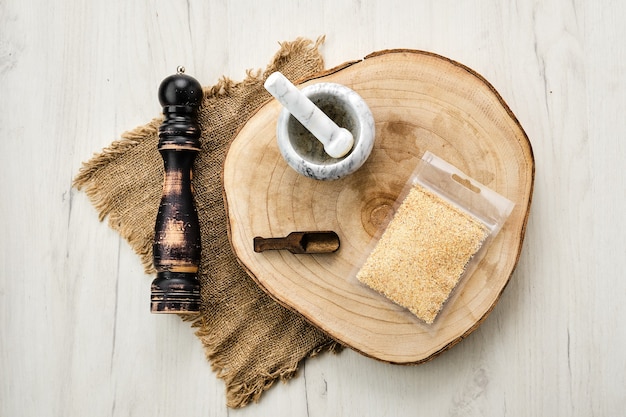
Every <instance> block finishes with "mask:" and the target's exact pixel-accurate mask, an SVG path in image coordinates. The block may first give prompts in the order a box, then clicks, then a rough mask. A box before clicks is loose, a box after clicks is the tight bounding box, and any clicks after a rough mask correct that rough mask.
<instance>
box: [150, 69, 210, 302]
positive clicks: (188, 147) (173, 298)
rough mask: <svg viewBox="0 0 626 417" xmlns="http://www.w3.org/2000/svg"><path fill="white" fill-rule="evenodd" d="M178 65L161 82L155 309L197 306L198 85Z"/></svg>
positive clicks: (198, 233)
mask: <svg viewBox="0 0 626 417" xmlns="http://www.w3.org/2000/svg"><path fill="white" fill-rule="evenodd" d="M183 72H184V69H182V68H181V67H179V70H178V72H177V73H176V74H174V75H170V76H169V77H167V78H165V79H164V80H163V81H162V83H161V85H160V86H159V102H160V103H161V106H162V107H163V115H164V120H163V122H162V123H161V126H159V145H158V150H159V153H160V154H161V157H162V158H163V166H164V170H165V175H164V180H163V194H162V196H161V203H160V205H159V211H158V213H157V218H156V223H155V227H154V244H153V247H152V252H153V260H154V267H155V269H156V271H157V277H156V278H155V280H154V281H153V282H152V288H151V306H150V309H151V311H152V312H153V313H178V314H181V313H183V314H184V313H195V312H197V311H199V310H200V281H199V280H198V267H199V265H200V252H201V241H200V224H199V222H198V212H197V211H196V207H195V204H194V199H193V190H192V187H191V177H192V166H193V161H194V159H195V158H196V155H197V154H198V152H199V151H200V134H201V130H200V125H199V123H198V109H199V107H200V104H201V102H202V97H203V95H202V86H201V85H200V83H199V82H198V81H197V80H196V79H195V78H193V77H190V76H188V75H185V74H184V73H183Z"/></svg>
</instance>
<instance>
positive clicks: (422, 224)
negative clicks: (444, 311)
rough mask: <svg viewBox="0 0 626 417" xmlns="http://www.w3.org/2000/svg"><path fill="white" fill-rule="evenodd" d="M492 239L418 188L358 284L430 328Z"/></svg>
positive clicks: (460, 213) (468, 218) (467, 218)
mask: <svg viewBox="0 0 626 417" xmlns="http://www.w3.org/2000/svg"><path fill="white" fill-rule="evenodd" d="M488 235H489V229H488V228H487V227H486V226H485V225H484V224H483V223H481V222H480V221H478V220H477V219H475V218H474V217H472V216H470V215H469V214H467V213H465V212H463V211H462V210H460V209H459V208H457V207H455V206H454V205H452V204H450V203H448V202H447V201H445V200H444V199H442V198H441V197H439V196H437V195H435V194H434V193H432V192H431V191H429V190H427V189H426V188H424V187H422V186H420V185H414V186H413V187H412V188H411V190H410V191H409V193H408V195H407V196H406V198H405V199H404V201H403V202H402V204H401V205H400V207H398V210H397V212H396V213H395V215H394V217H393V219H392V220H391V222H390V223H389V225H388V226H387V228H386V230H385V232H384V233H383V235H382V236H381V238H380V240H379V241H378V242H377V244H376V246H375V248H374V250H373V251H372V253H371V254H370V255H369V256H368V258H367V259H366V260H365V263H364V264H363V266H362V267H361V269H360V270H359V272H358V273H357V279H358V280H359V281H361V282H362V283H364V284H366V285H367V286H369V287H370V288H372V289H374V290H376V291H378V292H379V293H381V294H383V295H384V296H385V297H387V298H388V299H390V300H391V301H393V302H395V303H397V304H399V305H401V306H403V307H406V308H407V309H408V310H409V311H411V312H412V313H413V314H415V315H416V316H417V317H418V318H420V319H422V320H423V321H424V322H426V323H428V324H432V323H433V322H434V320H435V318H436V317H437V315H438V313H439V312H440V310H441V308H442V307H443V305H444V303H445V302H446V300H447V299H448V297H449V296H450V294H451V292H452V290H453V289H454V288H455V286H456V285H457V283H458V282H459V280H460V278H461V276H462V275H463V272H464V271H465V268H466V265H467V264H468V262H469V261H470V259H471V258H472V256H473V255H474V254H475V253H476V252H477V251H478V250H479V249H480V247H481V245H482V244H483V242H484V241H485V239H486V238H487V236H488Z"/></svg>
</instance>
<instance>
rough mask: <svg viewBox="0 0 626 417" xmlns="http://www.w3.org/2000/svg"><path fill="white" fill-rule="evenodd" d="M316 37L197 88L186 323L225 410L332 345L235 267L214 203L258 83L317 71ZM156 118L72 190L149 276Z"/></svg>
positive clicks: (114, 147)
mask: <svg viewBox="0 0 626 417" xmlns="http://www.w3.org/2000/svg"><path fill="white" fill-rule="evenodd" d="M323 42H324V37H320V38H319V39H317V40H316V41H311V40H308V39H301V38H299V39H296V40H295V41H293V42H285V43H281V44H280V49H279V50H278V52H277V53H276V54H275V55H274V57H273V59H272V61H271V63H270V64H269V65H268V67H267V68H266V69H265V70H264V71H260V70H254V71H253V70H248V71H247V76H246V78H245V79H244V80H243V81H241V82H234V81H232V80H231V79H229V78H226V77H222V78H221V79H220V80H219V81H218V83H217V84H216V85H214V86H212V87H209V88H205V89H204V93H205V97H204V101H203V103H202V106H201V109H200V114H199V121H200V125H201V127H202V138H201V143H202V152H200V154H199V155H198V157H197V159H196V162H195V168H194V177H193V186H194V190H195V198H196V207H197V209H198V215H199V218H200V227H201V232H202V260H201V265H200V274H199V278H200V281H201V284H202V311H201V313H200V314H199V315H197V316H195V317H192V318H190V320H191V321H192V326H193V327H194V328H196V335H197V336H198V338H199V339H200V340H201V341H202V343H203V345H204V348H205V353H206V356H207V358H208V360H209V361H210V363H211V366H212V368H213V370H214V371H215V372H216V374H217V376H218V377H219V378H222V379H223V380H224V382H225V385H226V397H227V405H228V406H229V407H243V406H245V405H246V404H248V403H250V402H251V401H257V400H258V399H259V398H260V396H261V395H262V393H263V392H264V391H265V390H267V389H268V388H269V387H271V386H272V385H273V384H274V383H275V382H276V381H279V380H280V381H287V380H289V379H290V378H292V377H293V376H294V375H295V374H296V373H297V369H298V365H299V363H300V362H301V361H302V360H303V359H306V358H309V357H312V356H315V355H316V354H318V353H320V352H323V351H336V350H339V349H340V345H339V344H337V343H336V342H335V341H334V340H332V339H331V338H330V337H328V336H327V335H326V334H324V333H323V332H321V331H320V330H318V329H316V328H315V327H313V326H311V325H310V324H309V323H308V322H306V320H304V319H303V318H302V317H301V316H299V315H297V314H296V313H294V312H291V311H289V310H287V309H286V308H284V307H282V306H280V305H279V304H277V303H276V302H274V301H273V300H272V299H271V298H270V297H269V296H268V295H267V294H265V293H264V292H263V291H262V290H260V289H259V287H258V286H257V285H256V284H255V283H254V281H253V280H252V279H251V278H250V277H248V275H247V274H246V273H245V271H243V269H242V268H241V266H240V265H239V263H238V262H237V259H236V257H235V255H234V254H233V253H232V251H231V249H230V244H229V242H228V237H227V224H226V221H227V217H226V213H225V208H224V202H223V199H222V183H221V181H222V179H221V170H222V164H223V161H224V159H225V156H226V152H227V149H228V146H229V144H230V141H231V140H232V139H233V136H234V135H235V133H236V132H237V131H238V130H239V128H240V127H241V126H242V124H243V123H245V121H246V120H247V119H248V118H249V117H250V116H251V115H253V114H254V113H255V112H256V110H257V109H258V108H259V107H260V106H261V105H262V104H263V103H264V102H266V101H267V100H268V99H270V98H271V97H270V96H269V94H268V93H267V92H266V91H265V89H264V88H263V82H264V80H265V79H266V78H267V76H269V75H270V74H271V73H272V72H274V71H281V72H283V73H284V74H285V75H286V76H287V78H290V79H291V80H292V81H297V80H299V79H302V78H306V77H310V76H311V75H313V74H315V73H319V72H320V71H322V70H323V69H324V63H323V58H322V56H321V54H320V53H319V46H320V45H321V44H322V43H323ZM161 120H162V119H161V118H160V117H158V118H155V119H153V120H152V121H150V122H149V123H148V124H146V125H145V126H141V127H138V128H136V129H134V130H132V131H129V132H126V133H124V134H123V135H122V137H121V139H120V140H118V141H115V142H113V143H112V144H111V145H110V146H109V147H107V148H106V149H104V150H103V151H102V152H101V153H99V154H97V155H95V156H94V157H93V158H92V159H91V160H90V161H88V162H86V163H85V164H83V167H82V168H81V170H80V172H79V173H78V175H77V176H76V178H75V180H74V185H75V186H76V187H77V188H79V189H81V190H84V191H85V193H86V194H87V195H88V196H89V198H90V200H91V201H92V203H93V204H94V206H95V207H96V209H97V211H98V215H99V218H100V220H101V221H102V220H104V219H105V218H108V222H109V225H110V226H111V227H112V228H113V229H115V230H116V231H118V232H119V233H120V235H121V236H122V237H123V238H124V239H126V240H127V241H128V242H129V244H130V246H131V247H132V248H133V250H134V251H135V252H136V253H137V254H138V255H139V256H140V257H141V260H142V263H143V265H144V268H145V270H146V272H148V273H153V272H154V269H153V266H152V240H153V234H154V221H155V218H156V211H157V208H158V203H159V199H160V195H161V187H162V178H163V167H162V160H161V158H160V156H159V154H158V151H157V144H158V127H159V125H160V123H161Z"/></svg>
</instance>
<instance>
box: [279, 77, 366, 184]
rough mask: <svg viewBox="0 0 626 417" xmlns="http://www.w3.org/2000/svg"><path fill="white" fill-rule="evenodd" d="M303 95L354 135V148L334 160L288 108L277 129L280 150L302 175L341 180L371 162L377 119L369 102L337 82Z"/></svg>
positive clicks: (309, 88)
mask: <svg viewBox="0 0 626 417" xmlns="http://www.w3.org/2000/svg"><path fill="white" fill-rule="evenodd" d="M301 92H302V93H303V94H304V95H305V96H307V97H308V98H309V100H311V101H312V102H313V103H314V104H315V105H316V106H317V107H319V108H320V109H321V110H322V111H323V112H324V113H325V114H326V115H327V116H328V117H329V118H330V119H332V120H333V121H334V122H335V123H336V124H337V125H338V126H340V127H343V128H345V129H347V130H349V131H350V133H352V135H353V136H354V146H353V147H352V150H351V151H350V152H349V153H348V154H347V155H346V156H344V157H341V158H333V157H331V156H329V155H328V154H327V153H326V152H325V151H324V146H323V144H322V143H321V142H320V141H318V140H317V139H316V138H315V137H314V136H313V134H312V133H311V132H309V131H308V130H307V129H306V128H305V127H304V126H303V125H302V124H301V123H300V122H299V121H298V120H297V119H296V118H294V117H293V116H292V115H291V114H290V113H289V111H288V110H287V109H286V108H283V110H282V111H281V113H280V115H279V117H278V123H277V126H276V136H277V140H278V148H279V149H280V152H281V154H282V156H283V158H284V159H285V161H286V162H287V164H288V165H289V166H290V167H291V168H293V169H294V170H295V171H297V172H298V173H300V174H302V175H304V176H307V177H309V178H313V179H316V180H337V179H339V178H342V177H345V176H346V175H349V174H352V173H353V172H355V171H356V170H357V169H359V168H360V167H361V166H362V165H363V164H364V163H365V161H366V160H367V158H368V157H369V155H370V153H371V152H372V148H373V147H374V137H375V125H374V117H373V116H372V112H371V111H370V109H369V107H368V106H367V104H366V103H365V101H364V100H363V99H362V98H361V96H359V95H358V94H357V93H356V92H355V91H353V90H351V89H350V88H348V87H346V86H344V85H341V84H335V83H318V84H313V85H310V86H307V87H305V88H303V89H302V90H301Z"/></svg>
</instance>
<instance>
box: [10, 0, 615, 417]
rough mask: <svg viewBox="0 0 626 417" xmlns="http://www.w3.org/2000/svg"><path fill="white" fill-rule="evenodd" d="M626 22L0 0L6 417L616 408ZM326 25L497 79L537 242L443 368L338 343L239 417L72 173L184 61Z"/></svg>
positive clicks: (205, 66) (334, 50)
mask: <svg viewBox="0 0 626 417" xmlns="http://www.w3.org/2000/svg"><path fill="white" fill-rule="evenodd" d="M306 3H310V4H309V5H307V4H306ZM624 21H626V3H624V2H618V1H608V0H602V1H595V2H591V1H588V2H584V1H574V2H571V1H566V0H541V1H540V0H528V1H521V0H517V1H501V0H483V1H452V0H443V1H437V2H434V1H421V0H419V1H416V0H404V1H394V0H390V1H389V2H382V1H371V0H366V1H361V0H353V1H344V0H332V1H331V0H323V1H317V2H295V1H292V0H273V1H260V0H256V1H247V2H246V1H227V0H206V1H199V0H189V1H187V2H183V1H175V0H174V1H172V0H167V1H166V0H152V1H123V0H109V1H106V2H96V1H93V2H89V1H80V0H56V1H44V0H34V1H18V0H6V1H2V2H0V97H1V100H2V110H1V113H0V139H1V140H2V145H3V146H2V147H3V150H2V153H1V154H0V178H1V180H2V182H1V184H2V185H1V187H2V188H1V194H2V198H0V213H1V214H2V223H1V224H2V235H1V236H2V239H1V240H0V245H1V246H0V268H1V269H0V271H1V275H0V416H2V417H14V416H16V417H17V416H29V417H30V416H32V417H40V416H63V417H67V416H126V415H132V416H169V415H182V416H226V415H230V416H247V415H249V416H253V415H254V416H263V415H273V416H311V417H315V416H320V417H321V416H339V415H341V416H383V415H385V416H401V415H407V416H408V415H424V416H426V415H433V416H444V415H447V416H474V415H476V416H479V415H480V416H504V415H514V416H591V415H595V416H617V415H623V414H624V412H625V411H624V410H625V409H626V376H625V375H626V325H625V324H624V319H625V318H626V303H625V301H626V279H625V278H624V271H626V249H625V247H626V245H625V244H626V238H625V236H626V222H625V220H624V210H625V209H626V196H625V191H626V186H625V185H624V182H623V178H624V176H625V175H624V171H623V164H624V162H625V161H626V145H624V143H625V141H626V123H625V122H624V111H625V109H626V76H625V75H624V72H626V47H625V46H624V41H625V40H626V26H625V25H624ZM322 34H325V35H326V36H327V38H326V43H325V44H324V46H323V48H322V52H323V54H324V56H325V57H326V65H327V67H332V66H335V65H337V64H340V63H342V62H344V61H347V60H353V59H358V58H361V57H363V56H364V55H366V54H368V53H370V52H374V51H377V50H382V49H387V48H412V49H424V50H428V51H432V52H436V53H438V54H441V55H444V56H447V57H449V58H452V59H454V60H456V61H459V62H461V63H463V64H465V65H467V66H469V67H470V68H472V69H474V70H476V71H477V72H479V73H480V74H482V75H483V76H484V77H485V78H487V80H489V81H490V82H491V83H492V84H493V85H494V86H495V88H496V89H497V90H498V91H499V92H500V94H501V95H502V96H503V98H504V99H505V100H506V101H507V103H508V104H509V105H510V107H511V108H512V110H513V112H514V113H515V114H516V116H517V117H518V118H519V120H520V122H521V124H522V126H523V127H524V128H525V130H526V133H527V134H528V136H529V138H530V140H531V142H532V145H533V149H534V153H535V158H536V181H535V193H534V199H533V206H532V210H531V215H530V220H529V223H528V229H527V234H526V240H525V242H524V249H523V252H522V256H521V259H520V263H519V266H518V268H517V270H516V272H515V273H514V275H513V277H512V279H511V282H510V284H509V285H508V287H507V288H506V290H505V292H504V294H503V296H502V298H501V300H500V302H499V304H498V305H497V307H496V308H495V310H494V312H493V313H492V314H491V315H490V316H489V317H488V319H487V320H486V321H485V322H484V323H483V324H482V325H481V326H480V327H479V328H478V330H476V331H475V332H474V333H472V334H471V335H470V336H469V337H468V338H467V339H466V340H464V341H463V342H461V343H460V344H458V345H457V346H455V347H454V348H452V349H451V350H450V351H448V352H446V353H444V354H443V355H441V356H440V357H438V358H436V359H435V360H433V361H432V362H429V363H427V364H424V365H420V366H410V367H402V366H393V365H387V364H384V363H380V362H377V361H375V360H372V359H368V358H365V357H362V356H360V355H359V354H357V353H354V352H352V351H349V350H346V351H344V352H343V353H341V354H339V355H331V354H325V355H322V356H320V357H317V358H315V359H312V360H309V361H307V362H306V363H305V364H304V365H303V366H302V368H301V372H300V374H299V376H298V377H297V378H295V379H294V380H292V381H291V382H289V383H288V384H278V385H277V386H275V387H273V388H272V389H271V390H270V391H268V392H267V393H266V394H265V395H264V396H263V397H262V399H261V402H260V403H259V404H253V405H250V406H248V407H246V408H244V409H241V410H229V409H227V408H226V406H225V397H224V387H223V383H222V381H221V380H219V379H217V378H216V377H215V375H214V374H213V372H212V371H211V369H210V365H209V364H208V362H207V361H206V360H205V358H204V353H203V351H202V347H201V344H200V342H199V341H198V340H197V339H196V337H195V336H194V334H193V331H192V329H190V328H189V326H188V324H186V323H184V322H182V321H180V320H179V319H178V318H177V317H168V316H158V315H157V316H155V315H151V314H150V313H149V310H148V304H147V300H148V298H147V297H149V292H150V291H149V286H150V282H151V280H152V277H150V276H147V275H144V274H143V272H142V268H141V266H140V263H139V260H138V258H137V256H136V255H134V253H133V252H132V250H131V249H130V247H129V246H128V244H127V243H126V242H125V241H123V240H122V239H120V238H119V236H118V235H117V234H116V233H115V232H113V231H112V230H110V229H109V228H108V226H107V225H106V223H99V222H98V221H97V217H96V212H95V209H94V208H93V207H92V206H91V204H90V203H89V201H88V200H87V197H86V196H85V195H84V194H83V193H79V192H77V191H76V190H74V189H72V188H71V182H72V179H73V177H74V176H75V174H76V173H77V171H78V169H79V168H80V165H81V162H82V161H84V160H86V159H88V158H89V157H90V156H91V155H92V153H93V152H95V151H98V150H100V149H101V148H103V147H105V146H106V145H108V144H109V143H110V142H111V141H112V140H114V139H116V138H117V137H118V136H119V135H120V134H121V133H122V132H123V131H125V130H128V129H131V128H133V127H135V126H137V125H140V124H143V123H144V122H147V121H148V120H150V119H151V118H152V117H154V116H156V115H158V114H159V113H160V111H161V109H160V107H159V104H158V101H157V97H156V87H157V86H158V84H159V83H160V81H161V80H162V79H163V78H164V77H165V76H167V75H169V74H171V73H172V72H173V71H174V70H175V68H176V66H177V65H180V64H184V65H185V66H186V68H187V73H189V74H191V75H194V76H195V77H196V78H198V79H199V80H201V81H202V83H203V84H204V85H210V84H214V83H215V82H216V81H217V80H218V78H219V77H220V76H221V75H227V76H229V77H231V78H233V79H235V80H240V79H242V78H243V77H244V76H245V70H246V69H250V68H262V67H264V66H265V65H266V64H267V62H269V60H270V58H271V56H272V55H273V54H274V52H275V51H276V50H277V49H278V44H277V42H278V41H287V40H293V39H295V38H296V37H298V36H305V37H309V38H312V39H315V38H317V37H318V36H319V35H322Z"/></svg>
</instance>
